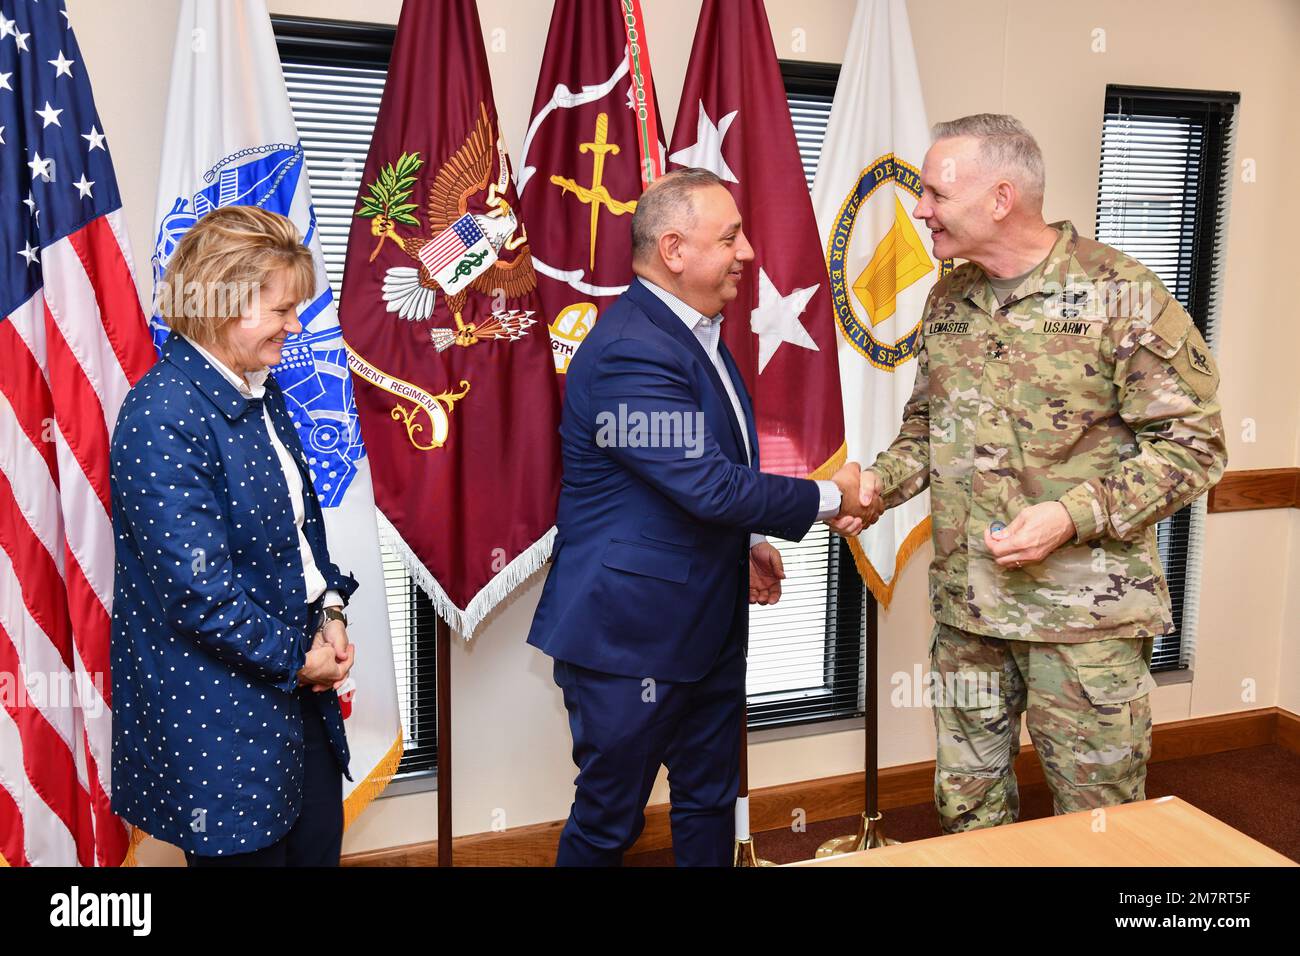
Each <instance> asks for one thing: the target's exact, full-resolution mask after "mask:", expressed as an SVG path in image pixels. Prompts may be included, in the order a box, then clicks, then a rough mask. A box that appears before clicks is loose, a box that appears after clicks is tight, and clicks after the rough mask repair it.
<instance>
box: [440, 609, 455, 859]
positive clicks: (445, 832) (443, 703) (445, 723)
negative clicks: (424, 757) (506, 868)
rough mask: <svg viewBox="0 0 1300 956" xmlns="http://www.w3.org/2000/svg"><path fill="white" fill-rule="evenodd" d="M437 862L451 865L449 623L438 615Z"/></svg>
mask: <svg viewBox="0 0 1300 956" xmlns="http://www.w3.org/2000/svg"><path fill="white" fill-rule="evenodd" d="M436 641H437V645H438V667H437V670H438V865H439V866H451V865H452V863H451V840H452V836H451V627H450V626H449V625H448V624H447V622H446V621H444V620H443V619H442V616H441V615H439V616H438V625H437V629H436Z"/></svg>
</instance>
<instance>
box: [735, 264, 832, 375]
mask: <svg viewBox="0 0 1300 956" xmlns="http://www.w3.org/2000/svg"><path fill="white" fill-rule="evenodd" d="M817 289H818V286H815V285H810V286H808V287H807V288H805V289H795V290H794V291H793V292H791V293H790V294H789V295H782V294H781V293H780V292H778V291H777V288H776V286H775V285H774V284H773V283H772V280H771V279H770V278H769V277H768V275H767V270H766V269H761V268H760V269H759V270H758V308H756V309H754V311H752V312H750V313H749V327H750V328H751V329H752V330H753V331H754V334H755V335H757V336H758V374H759V375H762V374H763V369H765V368H767V363H768V362H770V361H772V356H773V355H775V354H776V350H777V349H778V348H780V347H781V343H782V342H789V343H790V344H791V345H797V346H799V347H800V348H803V349H811V350H812V351H814V352H818V351H821V350H820V349H818V348H817V343H816V342H814V341H813V337H812V336H811V335H809V334H808V330H807V329H805V328H804V327H803V323H802V322H800V321H799V316H801V315H803V310H804V309H806V308H808V301H809V300H810V299H811V298H812V297H813V295H815V294H816V292H817Z"/></svg>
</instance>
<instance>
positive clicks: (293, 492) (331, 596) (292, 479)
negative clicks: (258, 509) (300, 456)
mask: <svg viewBox="0 0 1300 956" xmlns="http://www.w3.org/2000/svg"><path fill="white" fill-rule="evenodd" d="M185 341H187V342H189V343H190V345H192V346H194V349H195V351H197V352H198V353H199V354H200V355H202V356H203V357H204V358H205V359H207V362H208V364H209V365H211V366H212V367H213V368H215V369H216V370H217V371H218V372H220V373H221V374H222V375H223V376H225V378H226V381H228V382H230V384H231V385H233V386H235V388H237V389H239V393H240V394H241V395H243V396H244V397H245V398H261V397H262V396H263V395H265V394H266V377H267V376H268V375H270V374H271V370H270V369H269V368H263V369H258V370H257V371H256V372H249V373H248V375H247V378H246V379H245V378H240V377H239V376H238V375H236V374H235V373H234V372H233V371H231V370H230V369H229V368H227V367H226V365H225V363H224V362H222V361H221V360H220V359H218V358H217V357H216V356H215V355H213V354H212V353H211V352H209V351H208V350H207V349H205V348H204V347H203V346H201V345H199V343H198V342H195V341H194V340H193V339H192V338H190V337H189V336H188V335H187V336H185ZM262 420H263V421H264V422H266V432H267V435H269V436H270V439H271V447H272V448H274V449H275V457H276V458H278V459H279V460H280V470H281V471H283V472H284V483H285V484H286V485H288V487H289V501H290V502H291V504H292V506H293V523H294V527H295V528H296V529H297V531H298V552H299V554H300V555H301V557H302V576H303V579H304V581H305V582H306V585H307V603H308V604H311V603H312V602H313V601H315V600H316V599H317V598H319V597H320V596H321V595H322V594H323V595H325V601H324V606H325V607H342V606H343V598H342V597H340V596H339V593H338V592H337V591H326V590H325V576H324V575H322V574H321V573H320V568H318V567H317V566H316V559H315V558H314V557H313V556H312V553H311V546H310V545H309V544H308V543H307V536H306V535H305V534H303V532H302V524H303V521H304V519H305V518H306V516H307V512H306V506H305V505H304V503H303V494H302V490H303V489H302V473H301V472H299V471H298V466H297V465H296V464H294V461H293V458H292V457H291V456H290V455H289V451H288V449H287V448H285V447H284V445H283V443H281V441H280V438H279V436H278V435H277V434H276V433H275V426H274V425H272V424H271V413H270V411H269V410H268V409H267V407H266V403H265V402H263V403H262Z"/></svg>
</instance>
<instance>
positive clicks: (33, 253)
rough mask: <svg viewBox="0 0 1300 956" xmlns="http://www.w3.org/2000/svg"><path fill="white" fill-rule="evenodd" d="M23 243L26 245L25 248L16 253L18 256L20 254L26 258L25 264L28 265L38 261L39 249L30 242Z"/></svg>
mask: <svg viewBox="0 0 1300 956" xmlns="http://www.w3.org/2000/svg"><path fill="white" fill-rule="evenodd" d="M25 245H26V246H27V248H26V249H22V250H19V252H18V254H19V255H20V256H22V257H23V258H24V259H26V260H27V264H28V265H29V266H30V265H31V264H32V263H33V262H39V261H40V255H39V253H40V250H39V249H37V248H36V247H35V246H33V245H32V244H31V243H30V242H27V243H25Z"/></svg>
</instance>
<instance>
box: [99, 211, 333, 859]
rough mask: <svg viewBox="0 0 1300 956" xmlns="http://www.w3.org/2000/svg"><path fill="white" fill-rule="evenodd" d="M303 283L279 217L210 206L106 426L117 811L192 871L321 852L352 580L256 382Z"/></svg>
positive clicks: (327, 845) (272, 403)
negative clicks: (164, 333) (139, 367)
mask: <svg viewBox="0 0 1300 956" xmlns="http://www.w3.org/2000/svg"><path fill="white" fill-rule="evenodd" d="M315 286H316V273H315V268H314V264H313V262H312V256H311V252H310V251H309V250H308V249H307V248H306V247H305V246H303V244H302V239H301V237H300V235H299V234H298V231H297V229H296V228H295V227H294V225H293V223H292V222H290V221H289V220H288V219H286V218H285V217H283V216H280V215H278V214H276V213H273V212H268V211H267V210H264V209H260V208H257V207H253V206H225V207H222V208H219V209H216V210H214V211H212V212H210V213H208V214H207V215H206V216H204V217H203V218H202V219H200V220H199V221H198V222H197V223H196V224H195V225H194V226H193V228H191V229H190V230H189V232H187V233H186V234H185V236H184V237H183V238H182V239H181V241H180V243H179V244H178V245H177V247H176V249H175V251H174V252H173V254H172V257H171V259H170V261H169V262H168V264H167V272H166V275H165V276H164V280H163V283H162V284H161V287H160V294H159V297H158V306H159V311H160V314H161V315H162V316H163V317H164V318H165V319H166V320H167V323H168V325H169V326H170V327H171V330H172V331H171V334H170V336H169V337H168V339H167V341H166V343H165V344H164V345H163V350H162V360H161V361H160V362H158V364H157V365H155V366H154V367H153V368H152V369H151V370H150V371H149V372H148V373H147V374H146V375H145V376H144V377H143V378H142V379H141V380H140V381H139V382H138V383H137V384H136V385H135V387H134V388H132V389H131V392H130V394H129V395H128V396H127V399H126V402H125V404H123V406H122V410H121V414H120V415H119V418H118V422H117V426H116V428H115V430H114V432H113V443H112V451H111V469H112V470H111V488H112V506H113V528H114V533H115V536H116V552H117V569H116V576H115V581H114V588H113V626H112V678H113V687H112V690H113V705H114V706H113V804H112V805H113V811H114V812H115V813H117V814H118V815H119V816H121V817H123V818H124V819H126V820H127V821H128V822H130V823H132V824H134V825H135V826H138V827H140V828H142V829H143V830H144V831H145V832H146V833H149V834H151V835H152V836H154V837H157V838H158V839H161V840H166V841H167V842H169V843H174V844H176V845H177V846H179V847H180V848H181V849H182V850H184V851H185V856H186V860H187V862H188V863H189V865H190V866H202V865H223V864H225V865H254V866H294V865H337V864H338V859H339V849H340V845H341V842H342V833H343V794H342V788H343V780H342V778H343V776H344V775H346V774H347V766H348V744H347V738H346V736H345V734H344V730H343V719H342V715H341V713H340V711H339V703H338V696H337V694H336V693H335V691H336V689H337V688H338V686H339V685H340V684H341V683H342V682H343V680H344V679H345V678H346V676H347V674H348V671H349V670H350V668H351V667H352V662H353V658H354V654H355V649H354V648H353V647H352V645H351V644H350V643H349V641H348V637H347V619H346V617H345V615H344V613H343V606H344V605H345V603H346V602H347V599H348V597H349V595H351V594H352V592H353V591H354V590H356V586H357V585H356V581H355V579H353V578H352V577H351V576H350V575H344V574H343V572H341V571H340V570H339V569H338V567H337V566H335V564H334V563H333V562H332V561H331V560H330V555H329V552H328V550H327V547H326V541H325V526H324V522H323V518H322V515H321V509H320V504H319V502H318V501H317V498H316V494H315V491H314V490H313V488H312V483H311V474H310V471H309V470H308V467H307V461H306V457H305V456H304V454H303V450H302V446H301V445H300V443H299V441H298V436H297V433H296V432H295V430H294V426H293V423H292V421H291V420H290V417H289V412H288V409H287V407H286V406H285V401H284V396H283V394H282V393H281V391H280V388H279V386H278V384H277V383H276V381H275V379H274V378H272V377H271V376H270V367H271V366H273V365H276V364H277V363H278V362H279V361H280V358H281V353H282V349H283V348H284V344H285V339H286V337H288V336H290V335H294V334H296V333H297V332H299V331H301V329H302V326H301V325H300V324H299V322H298V316H297V305H298V303H300V302H302V301H304V300H305V299H307V298H309V297H310V296H311V295H312V294H313V292H314V290H315ZM349 779H351V778H350V777H349Z"/></svg>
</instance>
